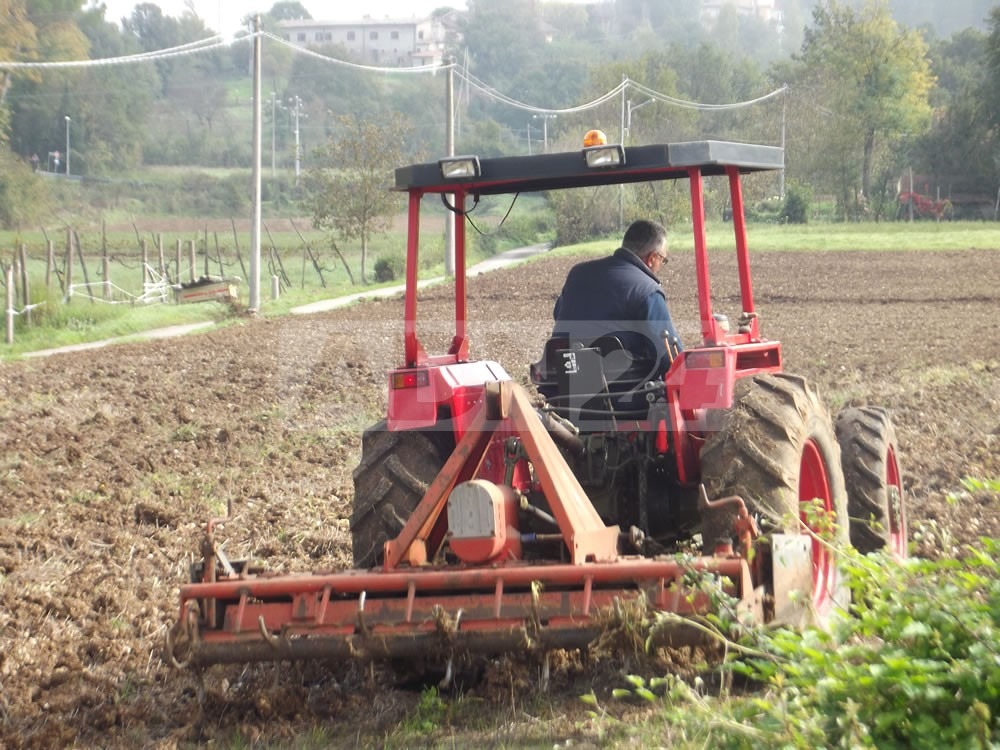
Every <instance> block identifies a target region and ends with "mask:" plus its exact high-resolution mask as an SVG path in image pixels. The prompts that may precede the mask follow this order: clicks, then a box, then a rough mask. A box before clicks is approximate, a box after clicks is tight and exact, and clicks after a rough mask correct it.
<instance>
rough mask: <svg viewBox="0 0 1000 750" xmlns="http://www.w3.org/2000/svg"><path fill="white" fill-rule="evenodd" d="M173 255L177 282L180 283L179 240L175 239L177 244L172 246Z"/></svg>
mask: <svg viewBox="0 0 1000 750" xmlns="http://www.w3.org/2000/svg"><path fill="white" fill-rule="evenodd" d="M174 256H175V260H176V261H177V283H178V284H180V283H181V241H180V240H177V246H176V247H175V248H174Z"/></svg>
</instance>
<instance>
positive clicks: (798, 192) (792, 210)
mask: <svg viewBox="0 0 1000 750" xmlns="http://www.w3.org/2000/svg"><path fill="white" fill-rule="evenodd" d="M811 200H812V198H811V196H810V195H809V190H808V189H807V188H804V187H801V186H799V185H789V186H788V189H787V190H786V191H785V202H784V205H782V207H781V213H780V214H779V216H778V218H779V220H780V221H781V222H782V223H783V224H805V223H807V222H808V221H809V203H810V202H811Z"/></svg>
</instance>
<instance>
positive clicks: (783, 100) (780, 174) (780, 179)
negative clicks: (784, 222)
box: [778, 85, 788, 200]
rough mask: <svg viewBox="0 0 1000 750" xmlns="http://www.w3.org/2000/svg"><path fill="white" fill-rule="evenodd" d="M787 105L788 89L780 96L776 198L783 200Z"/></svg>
mask: <svg viewBox="0 0 1000 750" xmlns="http://www.w3.org/2000/svg"><path fill="white" fill-rule="evenodd" d="M787 104H788V87H787V85H786V87H785V93H784V94H782V95H781V155H782V156H781V169H779V170H778V197H779V198H781V200H785V156H784V154H785V107H786V106H787Z"/></svg>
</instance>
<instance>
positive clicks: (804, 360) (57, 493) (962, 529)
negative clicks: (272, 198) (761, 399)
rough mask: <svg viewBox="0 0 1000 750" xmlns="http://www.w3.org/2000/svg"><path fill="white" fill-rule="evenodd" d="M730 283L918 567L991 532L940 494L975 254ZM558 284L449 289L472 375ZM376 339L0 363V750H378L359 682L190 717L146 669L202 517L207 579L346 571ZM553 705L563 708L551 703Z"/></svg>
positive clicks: (187, 346) (991, 455)
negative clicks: (259, 562)
mask: <svg viewBox="0 0 1000 750" xmlns="http://www.w3.org/2000/svg"><path fill="white" fill-rule="evenodd" d="M754 263H755V277H754V278H755V290H756V293H757V299H758V307H759V310H760V312H761V314H762V326H763V330H764V332H765V334H766V335H769V336H770V337H772V338H777V339H780V340H781V341H782V343H783V348H784V349H783V350H784V355H785V364H786V369H787V370H788V371H790V372H797V373H800V374H803V375H806V376H807V377H809V378H810V379H812V380H813V381H815V382H817V383H818V384H819V385H820V387H821V389H822V391H823V393H824V394H825V396H826V399H827V402H828V403H830V404H831V405H832V406H833V407H835V408H839V407H842V406H845V405H852V404H858V403H869V402H870V403H878V404H882V405H884V406H886V407H888V408H889V409H890V410H891V411H892V413H893V417H894V419H895V421H896V423H897V427H898V432H899V436H900V440H901V444H902V450H903V460H904V462H905V464H904V468H905V470H906V484H907V487H908V489H909V491H910V496H911V523H912V528H913V529H914V530H917V529H918V527H921V526H922V527H923V529H924V530H923V532H922V541H921V542H920V543H919V544H918V550H919V551H920V552H921V553H923V554H950V553H952V552H953V551H954V550H955V548H956V547H957V546H958V545H961V544H965V543H971V542H974V541H975V539H976V538H977V537H978V536H980V535H988V536H993V537H996V536H1000V520H998V516H1000V498H998V497H997V495H996V493H989V492H972V493H968V492H965V491H964V490H963V488H962V486H961V479H962V477H964V476H971V477H976V478H993V479H996V478H1000V446H998V443H1000V334H998V327H997V326H998V322H1000V254H998V252H995V251H966V252H941V253H937V252H935V253H930V252H928V253H909V254H903V253H879V254H867V253H823V254H796V253H764V254H760V255H758V256H756V257H755V258H754ZM570 264H571V261H570V260H567V259H546V260H545V261H543V262H541V263H534V264H529V265H526V266H522V267H518V268H514V269H509V270H504V271H499V272H496V273H492V274H488V275H484V276H481V277H478V278H475V279H472V280H470V283H469V296H470V318H471V322H470V333H471V336H472V341H473V356H477V357H485V358H489V359H494V360H497V361H499V362H500V363H501V364H502V365H503V366H504V367H505V368H506V369H507V370H508V372H510V373H511V374H512V375H513V376H514V377H515V378H516V379H518V380H521V381H522V382H526V372H527V365H528V363H529V362H530V361H531V360H532V359H534V358H535V357H536V355H537V353H538V351H539V350H540V347H541V344H542V341H543V340H544V338H545V336H546V335H547V333H548V331H549V328H550V318H549V316H550V313H551V306H552V302H553V300H554V298H555V295H556V294H557V292H558V288H559V286H560V284H561V280H562V278H563V277H564V275H565V272H566V270H567V269H568V268H569V266H570ZM713 264H714V267H713V282H714V283H715V284H716V287H715V288H716V289H717V290H719V291H718V293H717V296H716V300H715V303H716V306H717V308H719V309H720V310H722V311H724V312H727V313H728V314H730V316H731V317H735V315H736V314H738V310H736V309H735V305H736V300H737V299H738V297H737V296H736V293H735V278H736V272H735V266H734V263H733V262H732V261H731V260H730V259H729V258H727V257H724V256H720V257H719V258H718V259H716V258H713ZM690 266H691V263H690V257H689V256H688V257H683V256H679V257H677V258H676V259H674V260H672V262H671V264H670V265H669V266H668V270H667V276H666V279H665V281H666V285H667V289H668V293H669V294H670V297H671V306H672V310H673V313H674V316H675V318H676V319H677V321H678V324H679V327H680V331H681V334H682V336H684V337H685V338H686V339H687V340H688V341H689V342H690V341H692V340H693V339H694V338H695V336H696V332H697V329H698V326H697V313H696V309H695V305H694V301H693V299H692V298H691V297H690V295H685V294H684V293H683V290H685V289H693V271H692V269H691V268H690ZM451 310H452V303H451V299H450V289H449V287H447V286H441V287H434V288H431V289H428V290H427V291H426V292H425V293H424V295H423V297H422V300H421V303H420V308H419V314H420V316H421V321H422V323H423V325H422V326H421V335H422V340H423V342H424V344H425V346H426V348H427V349H428V351H432V350H439V349H443V348H444V347H445V346H446V343H447V342H448V341H449V340H450V337H451V335H452V332H453V331H452V327H451V326H452V324H451ZM401 317H402V303H401V301H400V300H399V299H393V300H386V301H379V302H372V303H366V304H364V305H361V306H356V307H351V308H347V309H343V310H335V311H331V312H327V313H321V314H316V315H309V316H297V317H292V318H287V319H282V320H256V321H245V322H242V323H239V324H237V325H234V326H232V327H230V328H227V329H225V330H217V331H213V332H210V333H206V334H199V335H196V336H188V337H184V338H181V339H172V340H165V341H155V342H145V343H137V344H127V345H120V346H115V347H110V348H105V349H100V350H95V351H85V352H77V353H72V354H62V355H57V356H53V357H49V358H45V359H38V360H31V361H23V362H17V363H5V364H2V365H0V383H2V386H3V390H2V393H3V397H2V400H0V423H2V426H3V445H4V450H3V465H2V467H0V478H2V482H3V491H2V493H0V745H2V746H7V747H22V746H23V747H39V748H42V747H45V748H49V747H57V746H65V745H69V744H72V743H74V742H76V743H78V744H79V745H80V746H93V745H102V746H107V747H126V746H154V745H156V744H157V743H159V745H160V746H163V747H168V746H172V745H173V744H174V743H177V742H181V743H182V744H183V743H184V742H185V741H190V740H194V739H198V738H200V739H208V738H216V739H218V740H220V741H223V742H229V741H231V739H232V738H233V737H234V735H235V733H237V732H240V733H242V735H243V736H244V737H248V738H249V737H263V738H270V739H275V738H278V737H281V736H288V734H289V733H292V732H299V731H302V730H303V729H304V728H306V727H308V726H311V725H313V724H314V723H321V724H323V725H325V726H327V727H338V726H340V725H341V724H342V723H343V724H346V725H347V726H353V724H354V721H355V717H356V716H358V715H359V713H360V712H362V711H364V712H366V715H367V716H369V717H371V720H372V722H373V723H374V724H375V726H376V727H377V728H381V729H382V730H384V729H385V728H386V727H391V726H393V724H394V722H397V721H399V720H400V719H401V718H402V717H403V716H404V715H405V712H406V710H407V709H408V708H409V707H411V706H412V703H413V700H414V697H413V696H412V695H411V694H407V693H405V692H398V691H396V692H389V693H378V694H377V695H376V696H375V697H374V698H373V697H372V695H370V694H368V693H366V692H365V689H364V688H363V681H362V682H358V683H355V684H350V683H341V684H334V683H332V682H331V681H330V680H329V679H327V678H326V677H325V676H324V675H325V673H323V672H322V671H321V670H315V669H312V670H310V669H306V670H299V669H297V668H296V669H289V668H287V666H286V667H280V668H275V667H268V668H260V669H252V670H247V671H244V670H242V669H240V668H216V669H213V670H212V671H211V672H210V673H209V675H208V676H207V681H206V685H205V687H206V690H207V693H206V695H207V698H206V702H205V704H204V709H205V710H204V713H200V711H199V708H198V701H197V699H196V693H195V689H194V687H195V683H194V681H193V680H192V679H191V678H189V677H178V676H177V675H176V674H175V673H174V672H173V671H172V670H171V669H169V668H168V667H167V666H166V665H165V664H163V663H162V662H161V660H160V647H161V644H162V639H163V635H164V632H165V629H166V628H167V627H168V626H169V624H171V623H172V621H173V620H174V618H175V617H176V612H175V608H176V594H177V587H178V585H179V584H180V583H181V582H182V581H183V580H185V578H186V576H187V566H188V564H189V563H190V562H191V560H192V559H193V557H194V555H195V554H196V551H197V549H198V541H199V524H200V523H201V522H203V521H204V520H205V519H206V518H207V517H208V516H209V515H223V514H224V513H225V509H226V506H227V504H229V503H231V504H232V508H233V513H234V519H233V522H232V523H230V524H229V525H228V527H227V530H226V534H227V537H228V540H229V541H228V546H227V551H228V552H229V554H230V556H231V557H234V558H238V557H255V558H260V559H266V560H267V561H268V563H269V565H270V566H271V567H272V568H276V569H286V570H309V569H320V568H330V567H341V566H347V565H348V564H349V557H350V543H349V539H348V535H347V518H348V515H349V509H350V503H351V493H352V489H351V470H352V469H353V467H354V465H355V463H356V461H357V451H358V447H359V436H360V432H361V429H362V428H363V427H364V426H365V425H367V424H369V423H371V422H374V421H376V419H378V418H379V416H380V415H381V414H383V413H384V410H385V383H384V372H385V371H386V370H387V369H389V368H390V367H392V366H393V365H395V364H397V363H398V362H399V361H400V359H401V332H402V327H401V324H400V322H399V321H400V320H401ZM949 495H954V496H955V498H956V499H955V500H954V501H949V500H948V499H947V498H948V496H949ZM577 694H578V693H574V692H573V691H572V690H567V692H566V694H565V696H566V703H567V705H571V704H573V702H574V701H575V696H576V695H577ZM567 710H571V709H567ZM199 717H200V718H199ZM553 727H558V723H556V724H553ZM513 731H515V732H516V731H517V729H516V728H515V729H514V730H513ZM525 731H527V730H525ZM553 733H554V734H558V729H553ZM354 736H355V735H354V733H353V731H352V732H351V737H352V738H353V737H354Z"/></svg>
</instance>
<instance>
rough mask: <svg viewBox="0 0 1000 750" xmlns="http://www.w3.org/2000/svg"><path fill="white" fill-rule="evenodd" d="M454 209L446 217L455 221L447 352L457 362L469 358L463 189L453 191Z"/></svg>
mask: <svg viewBox="0 0 1000 750" xmlns="http://www.w3.org/2000/svg"><path fill="white" fill-rule="evenodd" d="M454 196H455V211H454V213H453V214H452V215H451V216H450V217H448V218H449V220H450V221H454V222H455V339H454V340H453V341H452V343H451V349H450V351H449V352H448V353H449V354H454V355H455V357H456V358H457V359H458V361H459V362H463V361H465V360H467V359H468V358H469V339H468V336H467V333H466V325H467V319H468V315H467V311H466V306H467V300H466V291H465V191H464V190H462V191H459V192H456V193H454Z"/></svg>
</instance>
